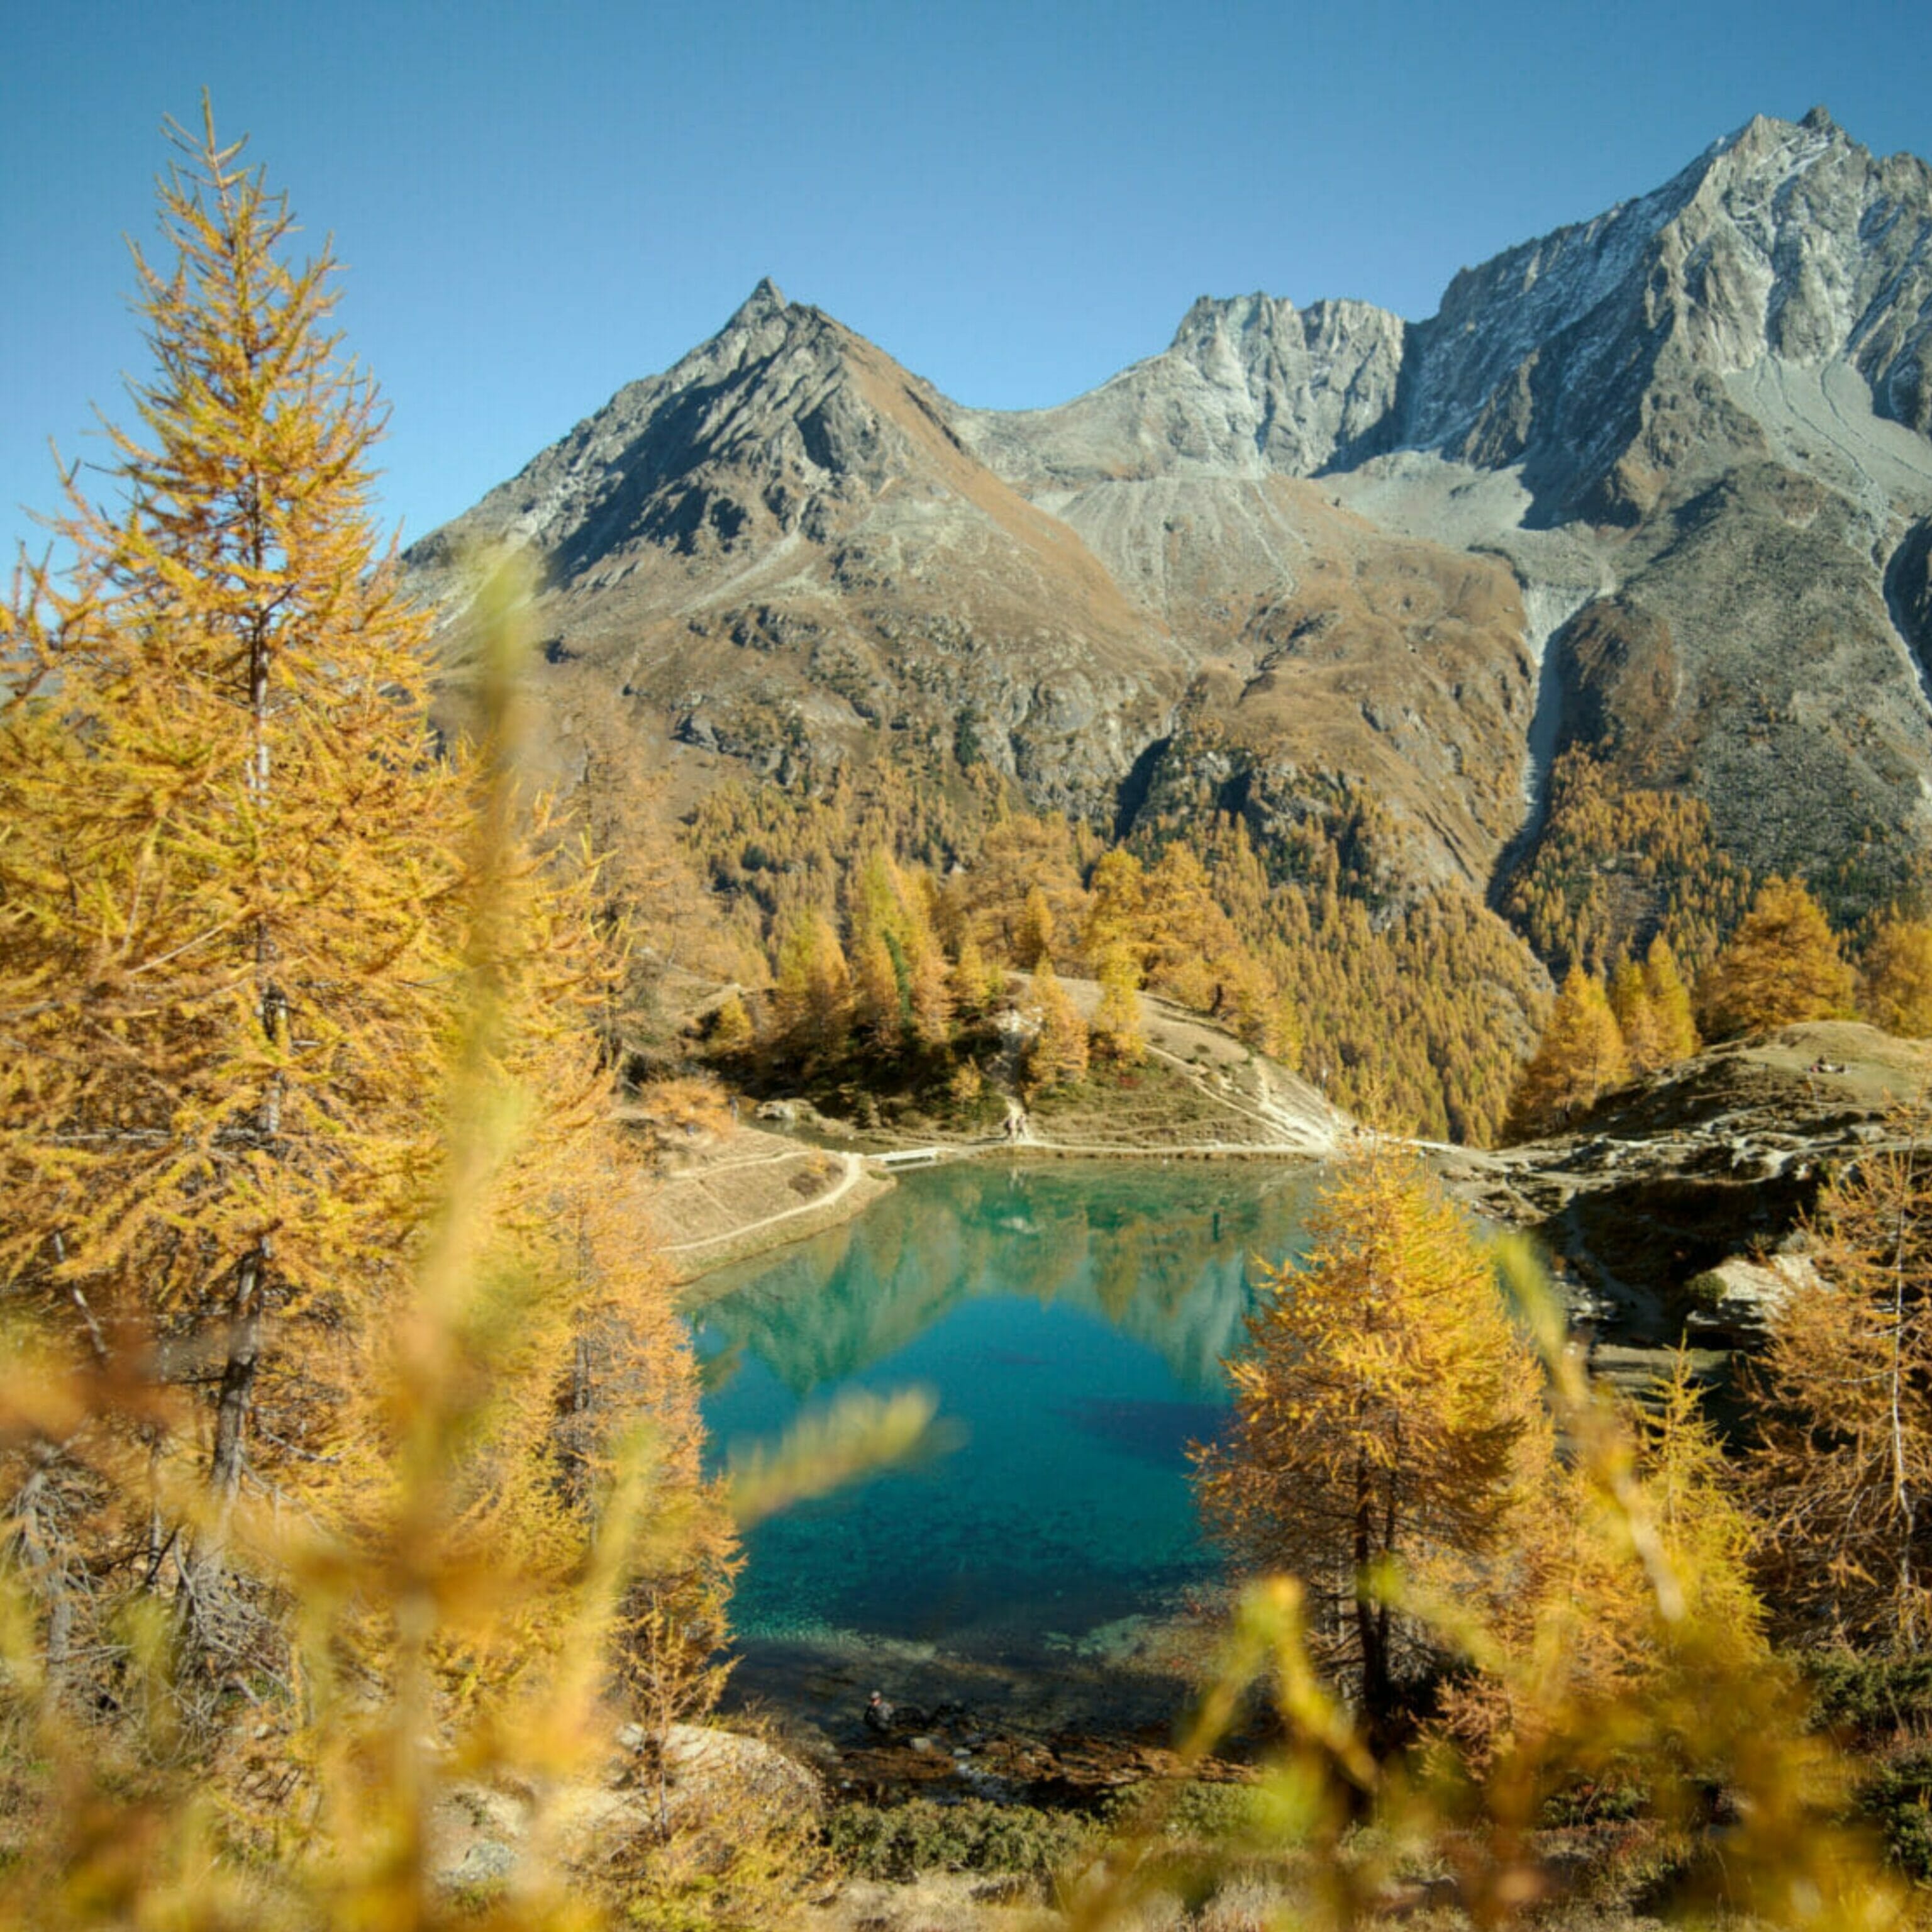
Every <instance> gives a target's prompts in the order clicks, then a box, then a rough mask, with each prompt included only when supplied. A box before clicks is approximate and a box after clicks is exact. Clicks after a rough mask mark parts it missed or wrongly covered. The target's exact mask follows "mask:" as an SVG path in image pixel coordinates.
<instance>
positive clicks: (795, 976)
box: [771, 912, 852, 1061]
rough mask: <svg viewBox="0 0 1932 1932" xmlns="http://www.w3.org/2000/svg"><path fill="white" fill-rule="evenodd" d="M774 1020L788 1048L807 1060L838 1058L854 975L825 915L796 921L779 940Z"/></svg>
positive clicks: (845, 1034)
mask: <svg viewBox="0 0 1932 1932" xmlns="http://www.w3.org/2000/svg"><path fill="white" fill-rule="evenodd" d="M771 998H772V1025H773V1028H774V1029H775V1033H776V1034H777V1037H778V1040H779V1041H780V1042H781V1043H782V1045H783V1046H784V1049H785V1050H786V1051H787V1052H790V1053H793V1054H796V1055H798V1056H799V1058H802V1059H803V1060H805V1061H830V1060H836V1059H837V1058H838V1056H839V1055H841V1053H843V1052H844V1050H845V1043H846V1041H847V1039H848V1038H849V1037H850V1033H851V1027H852V974H851V970H850V968H849V967H848V966H847V964H846V961H845V953H844V948H843V947H841V946H840V944H838V934H837V933H836V932H834V931H833V930H832V922H831V921H830V920H829V919H827V918H826V916H824V914H823V913H819V912H808V913H803V914H802V915H801V916H799V917H798V918H796V919H794V920H793V922H792V924H791V926H790V927H789V928H788V929H787V932H786V933H785V935H784V938H783V939H782V940H781V941H780V942H779V945H778V974H777V977H776V978H775V980H774V982H773V983H772V995H771Z"/></svg>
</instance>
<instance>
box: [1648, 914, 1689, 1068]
mask: <svg viewBox="0 0 1932 1932" xmlns="http://www.w3.org/2000/svg"><path fill="white" fill-rule="evenodd" d="M1643 988H1644V992H1645V993H1646V995H1648V996H1649V1001H1650V1010H1651V1012H1652V1015H1653V1016H1655V1020H1656V1022H1657V1026H1658V1032H1659V1034H1660V1035H1661V1045H1662V1048H1663V1052H1664V1059H1663V1061H1662V1063H1661V1064H1664V1066H1667V1067H1668V1066H1672V1065H1674V1064H1676V1062H1677V1061H1680V1060H1688V1059H1689V1058H1690V1057H1691V1055H1693V1054H1694V1053H1695V1052H1697V1048H1698V1044H1699V1043H1698V1039H1697V1020H1696V1019H1695V1018H1694V1016H1693V1015H1692V1013H1691V991H1690V989H1689V988H1688V986H1685V983H1684V976H1683V975H1682V974H1681V973H1680V972H1679V971H1678V967H1677V956H1676V953H1673V951H1672V950H1670V941H1669V940H1667V939H1666V938H1664V935H1663V934H1662V933H1661V932H1660V933H1658V935H1657V936H1656V937H1655V938H1654V939H1652V941H1651V942H1650V945H1649V949H1648V950H1646V953H1645V954H1644V956H1643Z"/></svg>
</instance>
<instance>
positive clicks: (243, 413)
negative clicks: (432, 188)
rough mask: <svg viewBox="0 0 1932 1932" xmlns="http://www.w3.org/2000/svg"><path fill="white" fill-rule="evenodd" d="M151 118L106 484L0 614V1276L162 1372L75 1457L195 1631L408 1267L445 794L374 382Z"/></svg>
mask: <svg viewBox="0 0 1932 1932" xmlns="http://www.w3.org/2000/svg"><path fill="white" fill-rule="evenodd" d="M176 139H177V142H178V146H179V148H180V150H181V157H182V158H181V161H180V162H179V163H178V164H177V166H175V168H174V169H172V170H171V172H169V175H168V176H167V177H166V178H165V179H164V180H163V182H162V184H161V186H160V211H161V219H162V225H163V235H164V239H165V241H166V245H167V247H168V249H169V252H170V254H171V257H172V259H171V260H169V261H167V262H166V263H163V264H161V265H160V266H155V265H154V264H152V263H150V262H149V261H148V260H147V259H146V258H145V257H143V256H142V255H141V254H139V253H138V251H137V253H136V257H135V267H136V275H137V277H138V279H139V295H138V298H137V301H136V309H137V312H138V313H139V315H140V317H141V318H142V321H143V323H144V324H145V328H146V331H147V335H148V344H149V346H150V348H151V351H152V353H153V356H154V363H155V365H156V374H155V375H154V377H153V379H152V380H151V381H150V382H149V383H147V384H145V385H144V386H139V387H137V388H136V389H134V390H133V401H134V404H135V407H136V417H137V421H136V425H135V426H134V427H133V428H131V429H126V430H123V429H119V428H110V431H109V435H110V439H111V443H112V447H113V452H114V459H115V460H114V463H113V474H114V475H115V478H116V480H117V481H118V485H119V487H120V490H121V496H122V500H121V502H118V503H116V504H114V505H107V506H96V505H92V504H91V503H89V502H88V501H86V499H84V498H83V496H81V494H80V493H79V491H78V490H77V489H75V488H73V487H71V488H70V509H69V511H68V514H67V516H66V517H65V518H64V519H63V520H62V521H61V522H60V523H59V524H58V529H59V530H60V532H61V534H62V535H63V536H64V537H65V539H66V541H68V544H70V545H71V548H72V551H73V553H74V559H75V561H74V567H73V568H72V570H71V572H70V573H68V574H67V575H66V576H65V577H63V578H62V579H60V580H55V579H54V578H52V577H49V576H48V575H46V574H33V575H31V576H30V577H28V579H27V580H26V582H25V583H24V585H23V588H22V589H21V590H20V592H17V595H16V597H15V598H14V600H13V603H12V604H11V606H10V608H9V610H8V611H7V619H6V637H5V658H6V662H5V670H4V673H0V690H4V691H5V697H4V700H0V702H4V707H5V708H4V714H0V817H4V818H5V821H6V823H7V825H8V826H10V828H11V835H10V837H8V838H7V839H6V840H5V842H4V844H0V908H4V910H0V986H4V992H0V1005H4V1007H5V1011H6V1013H7V1032H8V1035H9V1051H8V1052H7V1055H5V1072H4V1073H0V1185H4V1190H5V1196H6V1200H7V1206H6V1208H5V1220H4V1223H0V1271H4V1274H5V1280H6V1281H7V1284H8V1286H9V1288H10V1291H11V1292H13V1295H15V1297H16V1298H17V1301H25V1302H27V1303H30V1304H32V1305H34V1307H37V1308H39V1309H40V1310H42V1311H43V1314H44V1315H45V1316H46V1319H47V1320H48V1321H49V1322H55V1323H58V1322H64V1323H65V1325H66V1328H67V1331H68V1340H69V1343H70V1345H71V1347H72V1348H73V1349H74V1350H75V1351H76V1352H78V1353H79V1354H80V1355H82V1356H83V1357H84V1358H89V1359H91V1360H92V1361H93V1362H94V1363H95V1364H96V1365H97V1366H98V1367H100V1368H101V1369H102V1370H104V1371H107V1372H108V1373H113V1374H120V1373H130V1374H132V1373H136V1371H135V1370H134V1367H133V1365H135V1364H141V1365H143V1366H142V1367H140V1368H139V1371H138V1375H137V1376H136V1379H140V1380H144V1381H149V1382H152V1381H154V1380H156V1379H157V1380H158V1382H159V1384H160V1385H161V1386H162V1388H164V1389H165V1390H166V1391H167V1392H168V1393H169V1396H170V1397H171V1398H172V1400H170V1402H169V1403H167V1404H166V1405H164V1406H165V1408H166V1415H165V1416H164V1417H163V1416H160V1415H157V1414H156V1413H154V1412H150V1413H149V1414H148V1415H147V1417H146V1418H145V1419H144V1420H143V1421H142V1422H141V1423H140V1424H139V1427H138V1428H136V1429H135V1430H133V1437H134V1438H135V1439H137V1440H130V1439H129V1438H128V1436H127V1434H126V1433H124V1432H122V1433H118V1435H117V1432H116V1431H115V1430H112V1429H108V1428H105V1427H103V1428H98V1429H96V1430H94V1431H92V1432H91V1433H90V1434H89V1437H88V1439H87V1441H86V1443H85V1444H84V1445H82V1446H81V1449H80V1450H79V1451H77V1454H91V1455H93V1456H95V1457H97V1458H98V1465H97V1466H96V1470H95V1473H96V1474H97V1475H105V1474H106V1473H107V1468H108V1466H109V1465H110V1464H113V1463H125V1462H126V1461H127V1459H128V1457H130V1455H132V1456H133V1458H134V1460H136V1461H139V1462H143V1463H145V1470H146V1473H145V1476H144V1478H143V1479H142V1480H143V1482H144V1483H145V1487H146V1492H147V1493H146V1494H145V1497H144V1499H142V1502H141V1504H140V1505H139V1508H140V1511H141V1512H142V1514H145V1516H146V1517H147V1519H148V1523H149V1524H150V1525H151V1529H149V1531H148V1532H147V1535H148V1541H149V1543H150V1544H151V1545H152V1546H153V1547H152V1550H151V1556H150V1558H149V1560H148V1565H147V1574H148V1575H149V1576H150V1577H151V1578H154V1579H157V1580H158V1579H160V1578H162V1577H173V1578H175V1580H176V1584H177V1587H178V1601H179V1603H180V1604H181V1608H182V1610H183V1613H184V1617H185V1618H186V1619H187V1621H188V1622H190V1623H191V1624H193V1625H196V1627H197V1628H199V1630H200V1632H201V1634H202V1636H203V1637H211V1626H212V1622H213V1620H214V1613H215V1609H216V1602H215V1599H216V1596H217V1587H216V1586H217V1580H218V1575H219V1572H220V1568H221V1550H222V1545H223V1541H224V1538H225V1535H226V1530H225V1523H226V1517H227V1515H228V1514H229V1511H231V1510H232V1508H233V1504H234V1501H235V1499H236V1494H237V1492H238V1490H239V1486H240V1484H241V1482H242V1475H243V1472H244V1469H245V1468H246V1467H251V1466H252V1467H253V1468H254V1470H255V1472H256V1474H257V1478H258V1480H272V1481H275V1483H277V1484H279V1485H281V1486H283V1487H284V1488H285V1489H286V1490H288V1491H289V1492H290V1493H292V1494H296V1495H299V1494H302V1493H305V1491H307V1490H310V1489H311V1488H312V1487H314V1475H315V1472H316V1471H317V1469H318V1468H319V1467H320V1464H319V1463H317V1460H316V1456H317V1451H316V1445H317V1442H318V1440H319V1439H323V1438H326V1437H327V1436H328V1435H329V1433H330V1432H331V1427H332V1425H331V1424H330V1422H329V1413H330V1412H331V1409H332V1406H336V1405H338V1403H339V1400H340V1397H341V1361H340V1358H341V1354H342V1350H343V1347H344V1338H345V1337H348V1336H350V1335H351V1334H353V1333H354V1331H355V1329H356V1324H357V1322H358V1320H359V1318H360V1317H361V1316H362V1315H363V1314H365V1313H366V1312H367V1311H368V1310H369V1309H370V1308H371V1307H375V1306H379V1305H380V1304H382V1303H383V1301H384V1300H385V1298H387V1297H389V1296H390V1295H392V1293H393V1291H394V1287H395V1283H396V1280H397V1279H398V1273H399V1271H400V1270H401V1268H402V1267H403V1265H404V1261H405V1248H406V1240H405V1232H406V1230H407V1228H408V1226H410V1220H411V1217H412V1215H413V1213H415V1212H416V1211H417V1210H418V1209H419V1207H420V1204H421V1200H422V1193H423V1190H424V1188H425V1185H426V1184H427V1179H428V1172H429V1169H430V1166H431V1163H430V1157H429V1152H428V1151H429V1150H430V1149H431V1148H433V1147H434V1143H435V1136H436V1134H437V1130H438V1128H439V1126H440V1123H439V1122H438V1121H437V1119H436V1118H435V1110H434V1106H431V1105H428V1104H426V1100H428V1097H430V1096H431V1095H433V1094H434V1092H435V1090H436V1079H435V1070H437V1068H438V1067H440V1064H442V1059H443V1052H444V1049H445V1046H446V1041H447V1039H448V1037H449V1024H450V1022H449V1013H450V1010H451V1001H452V992H451V990H450V989H451V987H452V983H453V981H454V979H455V971H454V964H453V962H454V959H455V947H456V945H457V944H458V935H459V933H460V929H461V901H462V898H463V888H464V871H465V865H464V859H463V833H462V828H463V826H464V824H465V823H466V819H467V816H468V814H469V808H470V804H471V787H470V781H469V776H468V775H467V774H466V768H465V766H464V765H463V762H462V761H461V760H460V759H439V758H438V757H437V756H436V754H435V747H434V743H433V741H432V739H431V733H430V730H429V728H428V724H427V721H426V712H427V698H428V675H429V667H430V655H429V652H428V625H427V619H426V618H425V616H424V615H423V614H422V613H419V612H418V611H416V610H414V609H413V608H412V607H410V605H409V604H408V603H407V601H405V600H404V598H403V597H402V595H401V592H400V591H399V589H398V583H397V580H396V575H395V570H394V568H393V567H392V565H391V564H390V562H389V561H388V560H386V559H384V558H383V557H382V556H381V555H380V552H379V550H378V549H377V544H376V539H375V533H374V527H373V524H372V521H371V511H370V507H369V501H368V495H369V486H370V475H371V472H370V469H369V467H368V461H369V451H370V446H371V443H372V442H373V441H374V438H375V437H376V435H377V431H378V429H379V428H380V410H379V407H378V404H377V398H376V395H375V392H374V389H373V387H372V386H371V385H370V384H369V383H368V382H367V381H366V380H365V379H363V378H362V377H360V376H359V374H358V373H357V372H356V371H355V370H354V368H353V366H351V365H347V364H346V363H345V362H344V361H343V359H341V356H340V354H339V353H338V344H337V341H336V338H335V336H334V335H332V333H331V332H330V331H329V315H330V311H331V308H332V302H333V300H334V296H333V293H332V272H333V264H332V262H331V260H330V259H329V256H328V254H327V253H326V251H324V253H323V254H322V255H321V256H320V257H318V258H317V260H314V261H313V262H311V263H309V264H308V266H305V267H303V268H301V269H295V268H291V267H290V266H287V264H286V263H284V260H283V259H282V251H283V250H284V245H285V244H286V243H287V241H288V239H289V238H290V235H291V233H292V231H293V222H292V220H291V218H290V215H289V213H288V211H287V206H286V205H285V202H284V201H283V200H282V199H280V198H278V197H276V196H271V195H270V194H269V193H268V192H267V191H266V189H265V187H264V186H263V182H262V180H261V178H260V175H259V173H258V172H255V171H254V170H251V169H246V168H245V167H243V166H241V164H240V163H239V150H238V149H237V148H235V147H223V146H221V145H218V144H217V142H216V140H215V138H214V132H213V127H212V123H211V121H210V122H209V123H208V127H207V128H206V130H205V133H204V134H203V136H201V137H200V138H199V139H189V138H188V137H187V136H184V135H181V134H179V133H177V135H176ZM189 1391H192V1392H193V1393H192V1394H189V1393H187V1392H189ZM190 1442H197V1443H198V1447H197V1448H196V1454H198V1456H199V1460H200V1463H201V1466H202V1479H203V1483H204V1485H205V1491H206V1493H207V1496H208V1506H207V1507H205V1508H202V1509H201V1510H199V1511H198V1512H197V1513H196V1516H195V1517H194V1519H193V1520H187V1519H184V1517H182V1516H181V1514H180V1512H179V1511H178V1508H175V1506H173V1505H172V1504H171V1503H170V1502H169V1491H170V1490H171V1488H172V1487H176V1486H177V1482H176V1479H177V1472H178V1465H179V1463H180V1462H181V1457H182V1456H183V1454H184V1453H185V1451H186V1448H187V1444H188V1443H190ZM125 1475H126V1471H125V1469H120V1470H118V1471H117V1472H116V1473H115V1475H114V1477H113V1480H112V1481H110V1485H109V1487H110V1489H113V1490H124V1488H125V1483H124V1480H123V1478H124V1476H125Z"/></svg>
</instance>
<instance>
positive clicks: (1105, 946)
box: [1080, 845, 1146, 972]
mask: <svg viewBox="0 0 1932 1932" xmlns="http://www.w3.org/2000/svg"><path fill="white" fill-rule="evenodd" d="M1088 890H1089V891H1091V892H1092V894H1093V895H1094V902H1093V904H1092V907H1091V909H1090V910H1089V911H1088V915H1087V924H1086V928H1085V931H1084V932H1082V935H1081V940H1080V950H1081V951H1082V953H1085V955H1086V956H1087V958H1088V959H1090V960H1091V961H1092V962H1094V966H1095V968H1096V970H1098V968H1099V965H1100V962H1101V961H1102V960H1103V959H1105V958H1106V956H1107V954H1108V953H1109V951H1110V950H1112V949H1113V948H1115V947H1120V946H1127V947H1139V946H1141V945H1142V944H1143V942H1144V941H1145V937H1146V935H1145V932H1144V930H1143V928H1144V926H1145V898H1146V894H1145V885H1144V883H1143V880H1142V871H1141V862H1140V860H1139V859H1138V858H1136V856H1134V854H1133V853H1132V852H1130V851H1129V850H1127V847H1125V846H1124V845H1117V846H1115V847H1114V849H1113V850H1112V851H1111V852H1107V853H1103V854H1102V856H1101V859H1100V863H1099V864H1098V865H1096V866H1095V867H1094V877H1093V878H1092V880H1091V882H1090V883H1089V886H1088ZM1136 966H1137V968H1138V969H1139V971H1142V972H1145V970H1146V961H1145V959H1138V960H1137V961H1136Z"/></svg>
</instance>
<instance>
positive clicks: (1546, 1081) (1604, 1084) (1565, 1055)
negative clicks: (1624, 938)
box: [1505, 965, 1630, 1140]
mask: <svg viewBox="0 0 1932 1932" xmlns="http://www.w3.org/2000/svg"><path fill="white" fill-rule="evenodd" d="M1629 1078H1630V1061H1629V1059H1628V1057H1627V1056H1626V1055H1625V1051H1624V1042H1623V1036H1622V1034H1621V1033H1619V1031H1618V1030H1617V1022H1616V1015H1615V1014H1614V1013H1612V1012H1611V1011H1610V1001H1609V1000H1608V998H1607V997H1606V996H1605V994H1604V986H1603V982H1602V981H1601V980H1598V979H1597V978H1596V977H1595V976H1594V975H1592V974H1589V973H1586V972H1585V971H1583V968H1582V967H1581V966H1577V965H1573V966H1572V967H1571V968H1570V970H1569V971H1568V973H1566V974H1565V975H1564V977H1563V984H1562V986H1561V987H1560V988H1559V989H1558V992H1557V995H1556V1004H1555V1006H1553V1007H1552V1008H1551V1009H1550V1022H1549V1024H1548V1025H1547V1026H1546V1027H1545V1028H1544V1030H1543V1037H1542V1039H1541V1040H1540V1041H1538V1043H1537V1049H1536V1051H1535V1053H1534V1054H1532V1055H1531V1057H1530V1058H1529V1062H1528V1063H1527V1064H1526V1066H1525V1067H1524V1068H1523V1071H1522V1073H1520V1075H1519V1076H1517V1085H1516V1091H1515V1092H1514V1094H1512V1095H1511V1100H1510V1112H1509V1120H1508V1124H1507V1126H1506V1127H1505V1133H1506V1135H1508V1136H1509V1137H1510V1138H1511V1139H1519V1140H1520V1139H1527V1138H1528V1137H1529V1136H1531V1135H1532V1134H1539V1133H1550V1132H1551V1131H1552V1130H1555V1129H1556V1128H1559V1127H1562V1125H1563V1124H1564V1122H1565V1121H1567V1120H1568V1119H1569V1118H1571V1115H1574V1114H1578V1113H1581V1112H1583V1111H1584V1110H1585V1109H1586V1108H1589V1107H1591V1106H1595V1103H1596V1101H1597V1099H1598V1096H1599V1095H1601V1094H1604V1093H1606V1092H1607V1091H1609V1089H1610V1088H1613V1087H1616V1086H1619V1085H1621V1084H1622V1082H1625V1081H1626V1080H1628V1079H1629Z"/></svg>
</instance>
